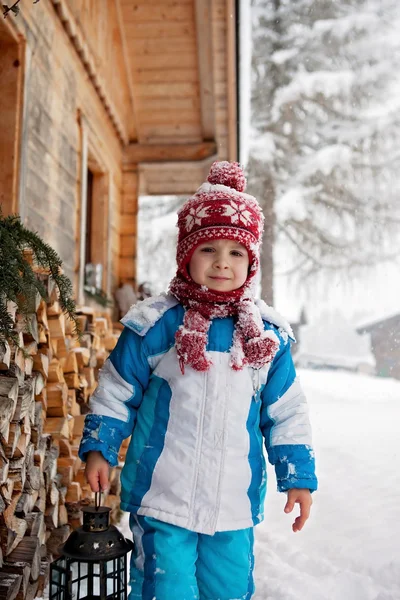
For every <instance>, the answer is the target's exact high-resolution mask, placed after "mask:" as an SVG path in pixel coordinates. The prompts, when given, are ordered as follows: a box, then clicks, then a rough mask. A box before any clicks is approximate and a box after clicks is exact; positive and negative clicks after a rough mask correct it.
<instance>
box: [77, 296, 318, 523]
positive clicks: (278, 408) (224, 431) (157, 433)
mask: <svg viewBox="0 0 400 600" xmlns="http://www.w3.org/2000/svg"><path fill="white" fill-rule="evenodd" d="M259 307H260V310H261V314H262V316H263V321H264V326H265V329H266V330H272V331H273V332H274V333H275V334H276V336H277V338H278V340H279V342H280V349H279V351H278V353H277V354H276V356H275V358H274V360H273V361H272V363H271V364H270V365H267V366H265V367H263V368H262V369H260V370H255V369H253V368H250V367H249V368H244V369H243V370H241V371H234V370H232V369H231V368H230V366H229V357H230V355H229V350H230V347H231V345H232V337H233V331H234V320H233V318H231V317H226V318H222V319H213V320H212V322H211V327H210V329H209V335H208V346H207V351H208V352H209V353H210V356H211V358H212V362H213V365H212V366H211V368H210V369H209V370H208V371H206V372H199V371H195V370H194V369H192V368H191V367H190V366H185V373H184V374H182V373H181V370H180V368H179V364H178V359H177V354H176V350H175V345H174V344H175V332H176V331H177V329H178V327H179V326H180V325H181V324H182V322H183V316H184V308H183V307H182V305H181V304H179V303H178V301H177V300H176V299H175V297H173V296H166V295H162V296H159V297H154V298H149V299H147V300H145V301H143V302H142V303H139V304H137V305H136V306H135V307H133V308H132V309H131V310H130V311H129V312H128V314H127V315H126V317H125V318H124V319H123V323H124V325H125V329H124V330H123V332H122V334H121V336H120V338H119V341H118V344H117V346H116V347H115V349H114V350H113V352H112V353H111V355H110V357H109V359H107V361H106V363H105V364H104V367H103V369H102V370H101V372H100V377H99V384H98V387H97V389H96V391H95V392H94V394H93V396H92V398H91V401H90V407H91V410H92V413H91V414H89V415H87V417H86V420H85V428H84V432H83V438H82V441H81V446H80V452H79V454H80V457H81V458H82V459H83V460H84V459H85V455H86V453H87V452H89V451H91V450H98V451H100V452H101V453H102V454H103V456H104V457H105V458H106V459H107V460H108V462H109V463H110V464H111V465H116V464H117V463H118V451H119V448H120V445H121V442H122V440H123V439H124V438H127V437H128V436H130V435H132V437H131V441H130V444H129V448H128V451H127V455H126V460H125V465H124V467H123V470H122V473H121V484H122V491H121V508H122V509H123V510H126V511H128V512H132V513H137V514H140V515H146V516H150V517H154V518H156V519H159V520H161V521H165V522H167V523H172V524H174V525H178V526H180V527H184V528H186V529H189V530H192V531H197V532H200V533H206V534H213V533H215V532H216V531H229V530H235V529H244V528H247V527H251V526H253V525H255V524H257V523H259V522H260V521H262V519H263V504H264V496H265V489H266V465H265V460H264V456H263V439H264V440H265V445H266V448H267V452H268V458H269V461H270V462H271V463H272V464H273V465H275V470H276V476H277V481H278V489H279V490H280V491H286V490H288V489H290V488H309V489H311V490H314V489H316V487H317V482H316V477H315V473H314V455H313V451H312V448H311V433H310V425H309V420H308V415H307V404H306V400H305V397H304V395H303V392H302V390H301V387H300V384H299V381H298V380H297V379H296V373H295V369H294V365H293V361H292V357H291V354H290V341H289V336H290V335H291V330H290V327H289V326H288V325H285V323H284V322H282V320H281V321H280V320H279V318H278V316H277V315H276V313H274V312H272V310H271V309H269V307H267V306H266V305H265V303H263V302H260V304H259ZM274 322H275V323H274ZM285 328H286V329H285Z"/></svg>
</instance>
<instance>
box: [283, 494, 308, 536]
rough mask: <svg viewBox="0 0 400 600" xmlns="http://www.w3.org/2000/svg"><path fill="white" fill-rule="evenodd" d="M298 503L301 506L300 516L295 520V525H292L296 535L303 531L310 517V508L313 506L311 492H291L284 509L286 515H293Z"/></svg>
mask: <svg viewBox="0 0 400 600" xmlns="http://www.w3.org/2000/svg"><path fill="white" fill-rule="evenodd" d="M296 503H297V504H300V516H299V517H296V518H295V520H294V523H293V525H292V529H293V531H294V533H296V531H301V530H302V529H303V527H304V524H305V522H306V521H307V519H308V517H309V516H310V508H311V504H312V498H311V492H310V490H305V489H301V490H297V489H291V490H289V491H288V498H287V502H286V506H285V509H284V510H285V513H291V512H292V510H293V509H294V505H295V504H296Z"/></svg>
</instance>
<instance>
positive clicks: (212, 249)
mask: <svg viewBox="0 0 400 600" xmlns="http://www.w3.org/2000/svg"><path fill="white" fill-rule="evenodd" d="M201 251H202V252H214V248H210V247H209V246H207V247H206V248H202V249H201Z"/></svg>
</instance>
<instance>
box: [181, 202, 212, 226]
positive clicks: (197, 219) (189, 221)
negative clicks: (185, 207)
mask: <svg viewBox="0 0 400 600" xmlns="http://www.w3.org/2000/svg"><path fill="white" fill-rule="evenodd" d="M204 217H208V206H197V207H195V206H192V207H191V208H190V210H189V213H188V214H187V215H186V219H185V228H186V231H192V229H193V227H194V226H195V225H201V219H203V218H204Z"/></svg>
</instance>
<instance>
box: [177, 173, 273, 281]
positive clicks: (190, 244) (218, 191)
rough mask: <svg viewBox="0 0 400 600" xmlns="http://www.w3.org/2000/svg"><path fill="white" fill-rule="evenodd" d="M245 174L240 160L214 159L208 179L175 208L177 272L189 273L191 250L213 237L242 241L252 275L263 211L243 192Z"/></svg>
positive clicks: (252, 274) (186, 274)
mask: <svg viewBox="0 0 400 600" xmlns="http://www.w3.org/2000/svg"><path fill="white" fill-rule="evenodd" d="M245 189H246V178H245V176H244V173H243V170H242V168H241V166H240V165H239V163H236V162H231V163H230V162H227V161H222V162H214V163H213V165H212V166H211V169H210V173H209V175H208V177H207V182H205V183H203V184H202V185H201V186H200V187H199V189H198V190H197V192H196V193H195V195H194V196H192V197H191V198H189V200H187V201H186V202H185V204H184V205H183V206H182V208H181V209H180V210H179V212H178V228H179V235H178V246H177V253H176V261H177V264H178V272H180V273H181V274H182V275H184V276H185V277H188V272H187V266H188V264H189V262H190V259H191V257H192V254H193V252H194V250H195V249H196V248H197V246H199V244H202V243H203V242H207V241H210V240H215V239H230V240H234V241H236V242H239V243H240V244H243V246H245V248H246V249H247V251H248V253H249V262H250V271H249V273H250V274H249V278H248V280H249V279H252V278H253V277H254V275H255V273H256V272H257V270H258V267H259V255H260V246H261V239H262V232H263V227H264V215H263V213H262V211H261V208H260V205H259V204H258V202H257V200H256V199H255V198H254V197H253V196H250V195H249V194H245V193H244V190H245Z"/></svg>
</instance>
